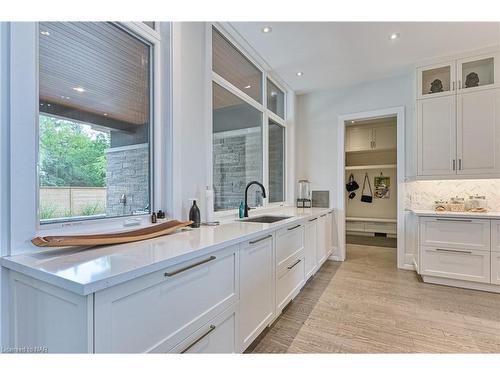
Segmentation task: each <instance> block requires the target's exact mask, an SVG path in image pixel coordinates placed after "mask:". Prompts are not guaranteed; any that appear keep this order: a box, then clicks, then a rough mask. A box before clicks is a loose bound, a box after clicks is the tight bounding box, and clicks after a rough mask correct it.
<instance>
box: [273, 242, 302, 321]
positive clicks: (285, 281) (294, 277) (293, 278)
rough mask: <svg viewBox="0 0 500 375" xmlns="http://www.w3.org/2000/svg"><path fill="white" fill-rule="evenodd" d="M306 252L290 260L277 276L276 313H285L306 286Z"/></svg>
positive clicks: (299, 253)
mask: <svg viewBox="0 0 500 375" xmlns="http://www.w3.org/2000/svg"><path fill="white" fill-rule="evenodd" d="M304 274H305V271H304V250H301V251H299V252H298V253H296V254H295V255H294V256H293V257H292V258H290V259H289V260H288V262H287V264H286V266H285V267H283V268H282V269H280V270H278V271H277V275H276V312H277V313H278V314H280V313H281V311H283V309H284V308H285V306H286V305H288V303H289V302H290V301H291V300H292V299H293V298H295V296H296V295H297V294H298V293H299V292H300V288H302V286H303V285H304V281H305V279H304Z"/></svg>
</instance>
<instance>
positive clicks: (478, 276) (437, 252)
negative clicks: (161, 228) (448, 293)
mask: <svg viewBox="0 0 500 375" xmlns="http://www.w3.org/2000/svg"><path fill="white" fill-rule="evenodd" d="M420 251H421V265H420V273H421V274H422V275H427V276H438V277H446V278H449V279H457V280H466V281H475V282H480V283H489V282H490V252H489V251H480V250H463V249H441V248H436V247H421V248H420Z"/></svg>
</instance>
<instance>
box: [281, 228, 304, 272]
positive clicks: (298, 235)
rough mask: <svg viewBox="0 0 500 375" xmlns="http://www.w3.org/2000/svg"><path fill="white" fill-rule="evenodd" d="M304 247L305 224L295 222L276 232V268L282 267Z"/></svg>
mask: <svg viewBox="0 0 500 375" xmlns="http://www.w3.org/2000/svg"><path fill="white" fill-rule="evenodd" d="M303 248H304V225H302V224H293V225H290V226H288V227H285V228H282V229H280V230H278V231H277V232H276V268H277V269H281V268H283V267H284V266H285V264H288V263H289V259H290V258H291V257H293V256H294V255H295V253H297V252H298V251H300V250H302V249H303Z"/></svg>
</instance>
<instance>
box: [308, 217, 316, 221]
mask: <svg viewBox="0 0 500 375" xmlns="http://www.w3.org/2000/svg"><path fill="white" fill-rule="evenodd" d="M314 220H318V218H317V217H315V218H314V219H310V220H309V221H314Z"/></svg>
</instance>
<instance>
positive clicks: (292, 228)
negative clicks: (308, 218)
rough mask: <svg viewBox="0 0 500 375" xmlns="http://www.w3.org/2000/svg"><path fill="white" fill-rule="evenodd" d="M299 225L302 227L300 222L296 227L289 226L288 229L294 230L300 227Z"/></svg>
mask: <svg viewBox="0 0 500 375" xmlns="http://www.w3.org/2000/svg"><path fill="white" fill-rule="evenodd" d="M299 227H300V224H299V225H296V226H294V227H291V228H288V230H294V229H297V228H299Z"/></svg>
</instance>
